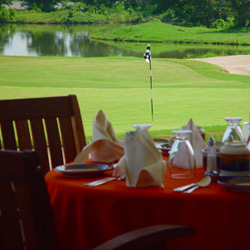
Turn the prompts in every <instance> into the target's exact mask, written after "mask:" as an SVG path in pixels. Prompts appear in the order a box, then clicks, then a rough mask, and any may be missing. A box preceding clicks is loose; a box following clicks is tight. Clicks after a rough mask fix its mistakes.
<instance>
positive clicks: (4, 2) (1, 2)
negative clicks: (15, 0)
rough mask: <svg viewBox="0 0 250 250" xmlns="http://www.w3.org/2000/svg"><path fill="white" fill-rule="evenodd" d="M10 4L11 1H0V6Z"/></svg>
mask: <svg viewBox="0 0 250 250" xmlns="http://www.w3.org/2000/svg"><path fill="white" fill-rule="evenodd" d="M11 3H12V0H0V6H1V5H4V4H5V5H11Z"/></svg>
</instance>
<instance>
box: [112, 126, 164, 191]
mask: <svg viewBox="0 0 250 250" xmlns="http://www.w3.org/2000/svg"><path fill="white" fill-rule="evenodd" d="M165 172H166V161H164V160H163V159H162V155H161V153H160V152H159V151H158V150H157V149H156V147H155V144H154V141H153V139H152V138H151V136H150V134H149V132H148V130H147V129H146V128H140V127H138V128H137V129H136V131H135V132H130V133H126V135H125V139H124V156H123V157H122V158H121V159H120V161H119V162H118V164H116V168H115V170H114V175H115V176H117V177H118V176H121V175H122V174H125V176H126V185H127V186H128V187H137V188H142V187H149V186H158V185H160V186H161V187H163V188H164V185H163V183H162V182H163V180H164V177H165Z"/></svg>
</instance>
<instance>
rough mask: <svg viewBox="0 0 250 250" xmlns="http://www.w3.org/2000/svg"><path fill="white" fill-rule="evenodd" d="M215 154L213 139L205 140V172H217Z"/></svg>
mask: <svg viewBox="0 0 250 250" xmlns="http://www.w3.org/2000/svg"><path fill="white" fill-rule="evenodd" d="M217 169H218V166H217V154H216V146H215V139H214V137H212V136H210V137H209V138H208V140H207V168H206V172H207V173H209V172H212V171H213V170H217Z"/></svg>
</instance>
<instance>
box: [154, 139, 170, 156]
mask: <svg viewBox="0 0 250 250" xmlns="http://www.w3.org/2000/svg"><path fill="white" fill-rule="evenodd" d="M156 148H157V149H158V150H160V151H161V152H162V153H163V154H166V155H168V152H169V151H170V149H171V146H169V143H168V142H165V143H161V144H158V145H156Z"/></svg>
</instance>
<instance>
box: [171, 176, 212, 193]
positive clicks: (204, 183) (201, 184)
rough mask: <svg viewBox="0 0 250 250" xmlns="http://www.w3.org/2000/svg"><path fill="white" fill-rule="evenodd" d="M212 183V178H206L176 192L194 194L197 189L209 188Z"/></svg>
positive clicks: (175, 190) (176, 189)
mask: <svg viewBox="0 0 250 250" xmlns="http://www.w3.org/2000/svg"><path fill="white" fill-rule="evenodd" d="M210 183H211V177H210V176H205V177H204V178H202V179H201V180H200V181H199V182H197V183H191V184H188V185H185V186H182V187H178V188H174V189H173V191H174V192H183V193H192V192H193V191H194V190H195V189H197V188H199V187H207V186H209V185H210Z"/></svg>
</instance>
